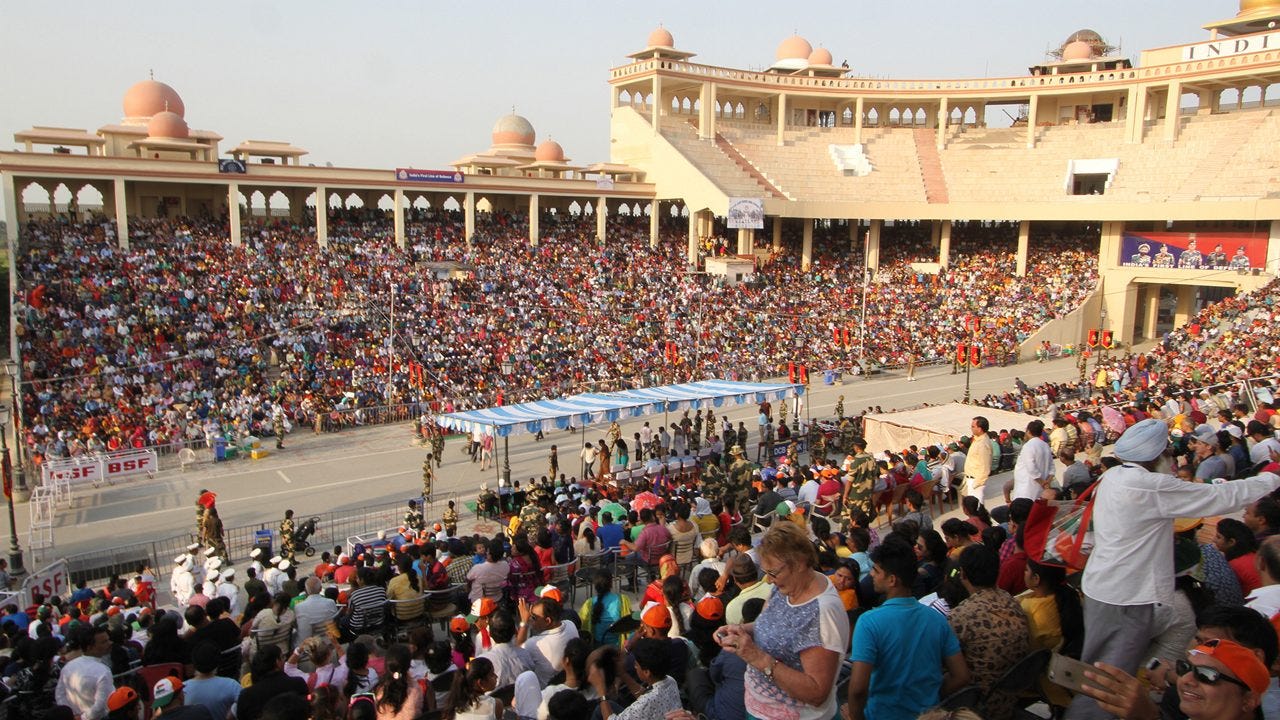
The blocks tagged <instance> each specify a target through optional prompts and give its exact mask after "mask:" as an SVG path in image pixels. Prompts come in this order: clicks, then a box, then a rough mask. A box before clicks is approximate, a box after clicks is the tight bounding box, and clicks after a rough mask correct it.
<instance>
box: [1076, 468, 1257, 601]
mask: <svg viewBox="0 0 1280 720" xmlns="http://www.w3.org/2000/svg"><path fill="white" fill-rule="evenodd" d="M1277 487H1280V476H1277V475H1275V474H1273V473H1262V474H1261V475H1259V476H1258V477H1255V478H1249V479H1247V480H1233V481H1231V482H1228V483H1223V484H1221V485H1204V484H1201V483H1188V482H1183V481H1182V480H1179V479H1178V478H1176V477H1174V476H1172V475H1164V474H1161V473H1153V472H1150V471H1148V470H1147V469H1146V468H1143V467H1140V466H1137V465H1131V464H1127V463H1126V464H1124V465H1119V466H1117V467H1114V468H1112V469H1110V470H1108V471H1107V472H1105V473H1103V475H1102V482H1101V483H1100V484H1099V485H1098V489H1097V490H1096V491H1095V495H1094V497H1095V501H1094V506H1093V534H1094V548H1093V554H1092V555H1091V556H1090V558H1089V564H1088V565H1086V566H1085V569H1084V581H1083V589H1084V594H1085V595H1087V596H1089V597H1091V598H1093V599H1094V600H1098V601H1101V602H1104V603H1108V604H1110V605H1150V604H1152V603H1158V602H1169V599H1170V598H1171V597H1172V596H1173V543H1172V542H1169V540H1170V538H1171V537H1172V532H1173V530H1172V525H1171V522H1172V521H1173V520H1174V519H1175V518H1180V517H1205V516H1212V515H1225V514H1227V513H1231V512H1234V511H1236V510H1239V509H1240V508H1241V507H1243V506H1244V505H1246V504H1248V503H1250V502H1252V501H1254V500H1257V499H1258V498H1260V497H1262V496H1263V495H1266V494H1267V493H1269V492H1271V491H1272V490H1275V489H1276V488H1277Z"/></svg>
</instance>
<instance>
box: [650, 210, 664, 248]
mask: <svg viewBox="0 0 1280 720" xmlns="http://www.w3.org/2000/svg"><path fill="white" fill-rule="evenodd" d="M661 207H662V202H661V201H658V200H654V201H653V202H651V203H649V247H650V248H655V249H656V248H657V247H658V234H659V233H660V232H661V230H662V227H661V221H662V214H661V210H660V208H661Z"/></svg>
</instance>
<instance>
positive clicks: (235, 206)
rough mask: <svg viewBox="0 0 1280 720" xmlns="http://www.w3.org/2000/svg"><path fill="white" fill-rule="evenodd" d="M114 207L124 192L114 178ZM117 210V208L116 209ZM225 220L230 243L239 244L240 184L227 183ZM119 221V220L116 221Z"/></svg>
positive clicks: (117, 204) (236, 245)
mask: <svg viewBox="0 0 1280 720" xmlns="http://www.w3.org/2000/svg"><path fill="white" fill-rule="evenodd" d="M116 183H117V187H116V194H117V197H116V207H117V208H119V207H120V197H119V194H120V193H122V192H124V184H123V183H122V182H121V181H120V180H116ZM117 212H119V210H117ZM227 220H228V225H229V226H230V228H229V230H230V233H231V245H232V246H234V247H239V246H240V184H239V183H227ZM117 222H119V221H117Z"/></svg>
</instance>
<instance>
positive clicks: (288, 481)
mask: <svg viewBox="0 0 1280 720" xmlns="http://www.w3.org/2000/svg"><path fill="white" fill-rule="evenodd" d="M276 474H277V475H279V476H280V479H281V480H283V481H285V482H287V483H289V484H290V485H292V484H293V481H292V480H290V479H289V476H288V475H285V474H284V471H283V470H277V471H276Z"/></svg>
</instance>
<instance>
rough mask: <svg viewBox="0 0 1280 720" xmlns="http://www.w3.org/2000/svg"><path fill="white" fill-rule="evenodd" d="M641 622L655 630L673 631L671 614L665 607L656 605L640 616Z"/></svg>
mask: <svg viewBox="0 0 1280 720" xmlns="http://www.w3.org/2000/svg"><path fill="white" fill-rule="evenodd" d="M640 622H642V623H644V624H645V625H648V626H649V627H651V628H653V629H655V630H670V629H671V613H669V612H667V608H666V606H664V605H659V604H657V603H654V604H652V605H650V606H649V609H648V610H645V611H644V612H643V613H642V614H641V615H640Z"/></svg>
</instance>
